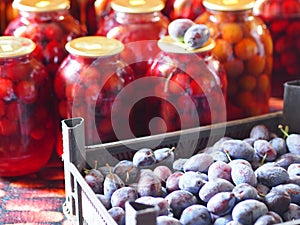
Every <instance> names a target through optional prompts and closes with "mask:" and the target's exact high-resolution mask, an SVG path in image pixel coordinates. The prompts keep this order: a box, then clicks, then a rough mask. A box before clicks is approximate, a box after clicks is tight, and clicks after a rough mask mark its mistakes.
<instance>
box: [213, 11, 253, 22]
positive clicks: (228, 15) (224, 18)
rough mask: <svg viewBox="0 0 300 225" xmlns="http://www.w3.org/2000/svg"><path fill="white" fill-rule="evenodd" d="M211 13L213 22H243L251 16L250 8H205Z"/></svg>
mask: <svg viewBox="0 0 300 225" xmlns="http://www.w3.org/2000/svg"><path fill="white" fill-rule="evenodd" d="M207 11H208V12H209V13H210V14H211V15H212V17H211V20H213V22H217V23H218V22H232V21H235V22H243V21H247V20H249V19H250V18H251V17H252V16H253V13H252V10H251V9H248V10H240V11H218V10H207Z"/></svg>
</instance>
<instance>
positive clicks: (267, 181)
mask: <svg viewBox="0 0 300 225" xmlns="http://www.w3.org/2000/svg"><path fill="white" fill-rule="evenodd" d="M254 173H255V175H256V177H257V181H258V182H259V183H261V184H264V185H266V186H268V187H275V186H277V185H279V184H284V183H287V182H288V181H289V174H288V172H287V171H286V169H284V168H282V167H280V166H276V165H272V164H264V165H262V166H261V167H259V168H257V169H256V170H255V171H254Z"/></svg>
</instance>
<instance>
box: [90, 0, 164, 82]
mask: <svg viewBox="0 0 300 225" xmlns="http://www.w3.org/2000/svg"><path fill="white" fill-rule="evenodd" d="M111 7H112V10H113V11H112V12H111V13H110V14H109V15H108V16H107V17H104V18H103V19H102V20H100V23H99V25H98V31H97V33H96V34H97V35H100V36H101V35H102V36H107V37H109V38H114V39H117V40H119V41H121V42H122V43H123V44H126V45H125V51H124V52H123V53H122V54H123V55H124V57H123V58H124V59H125V60H126V62H127V63H128V64H130V65H131V66H132V68H133V70H134V73H135V75H136V77H137V78H139V77H143V76H145V74H146V72H147V70H148V67H149V65H150V64H151V62H152V60H153V57H154V56H155V55H156V54H157V52H158V48H157V46H155V44H153V43H151V42H150V41H156V40H159V39H160V38H162V37H164V36H165V35H166V34H167V32H168V24H169V20H168V18H167V17H166V16H164V15H163V14H162V13H161V10H162V9H163V7H164V4H163V2H162V1H160V0H155V1H154V0H151V1H150V0H147V1H130V0H129V1H128V2H125V1H120V0H113V1H111ZM149 40H150V41H149ZM128 43H130V45H128Z"/></svg>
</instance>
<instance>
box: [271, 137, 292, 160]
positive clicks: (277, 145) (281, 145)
mask: <svg viewBox="0 0 300 225" xmlns="http://www.w3.org/2000/svg"><path fill="white" fill-rule="evenodd" d="M269 143H270V144H271V145H272V147H273V149H274V150H275V151H276V152H277V156H281V155H283V154H285V153H287V151H288V150H287V146H286V141H285V140H284V139H283V138H281V137H275V138H272V139H271V140H270V141H269Z"/></svg>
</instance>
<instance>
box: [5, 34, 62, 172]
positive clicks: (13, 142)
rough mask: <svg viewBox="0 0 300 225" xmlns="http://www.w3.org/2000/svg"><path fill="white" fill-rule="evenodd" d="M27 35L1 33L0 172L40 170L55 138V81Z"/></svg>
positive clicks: (45, 161)
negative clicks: (37, 57)
mask: <svg viewBox="0 0 300 225" xmlns="http://www.w3.org/2000/svg"><path fill="white" fill-rule="evenodd" d="M34 48H35V44H34V42H33V41H31V40H30V39H27V38H16V37H6V36H2V37H0V176H21V175H25V174H29V173H33V172H36V171H38V170H39V169H40V168H41V167H43V166H44V165H45V164H46V163H47V162H48V160H49V158H50V156H51V154H52V152H53V149H54V142H55V131H56V129H55V118H54V115H55V113H54V110H53V108H54V107H53V106H54V101H53V97H52V96H53V95H52V91H53V90H52V85H51V82H50V78H49V76H48V73H47V69H46V67H45V66H44V65H43V64H42V63H40V62H39V61H37V60H36V59H35V58H34V57H32V51H33V50H34Z"/></svg>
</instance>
